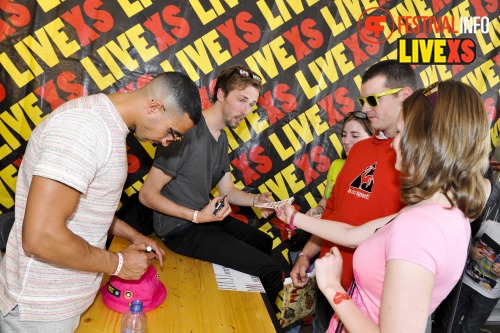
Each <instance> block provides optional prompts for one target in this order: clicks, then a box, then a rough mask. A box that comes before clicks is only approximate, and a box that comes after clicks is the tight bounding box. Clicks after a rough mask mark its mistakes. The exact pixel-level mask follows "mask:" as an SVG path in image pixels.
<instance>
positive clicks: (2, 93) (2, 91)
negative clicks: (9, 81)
mask: <svg viewBox="0 0 500 333" xmlns="http://www.w3.org/2000/svg"><path fill="white" fill-rule="evenodd" d="M5 96H7V93H6V92H5V87H4V86H3V84H1V83H0V102H3V100H4V99H5Z"/></svg>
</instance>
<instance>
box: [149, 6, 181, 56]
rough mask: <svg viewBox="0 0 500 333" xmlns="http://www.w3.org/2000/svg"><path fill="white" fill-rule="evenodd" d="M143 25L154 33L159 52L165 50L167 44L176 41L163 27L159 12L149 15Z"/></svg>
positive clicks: (172, 43)
mask: <svg viewBox="0 0 500 333" xmlns="http://www.w3.org/2000/svg"><path fill="white" fill-rule="evenodd" d="M144 26H145V27H146V28H148V29H149V31H151V32H152V33H153V34H154V35H155V38H156V44H158V48H159V50H160V52H163V51H165V50H166V49H167V48H168V47H169V46H172V45H174V44H175V43H177V40H176V39H174V38H173V37H172V36H170V35H169V33H168V32H166V31H165V30H164V29H163V26H162V23H161V20H160V14H159V13H155V14H153V15H151V17H150V18H148V19H147V21H145V22H144Z"/></svg>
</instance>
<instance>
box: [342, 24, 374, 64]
mask: <svg viewBox="0 0 500 333" xmlns="http://www.w3.org/2000/svg"><path fill="white" fill-rule="evenodd" d="M344 44H345V45H346V46H347V47H348V48H349V50H351V51H352V55H353V58H354V65H355V66H356V67H357V66H359V65H361V64H362V63H364V62H365V61H367V60H368V59H370V57H368V55H367V54H366V53H365V52H363V50H361V48H360V47H359V40H358V33H357V32H355V33H353V34H352V35H351V36H350V37H347V38H346V39H344Z"/></svg>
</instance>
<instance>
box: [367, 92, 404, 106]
mask: <svg viewBox="0 0 500 333" xmlns="http://www.w3.org/2000/svg"><path fill="white" fill-rule="evenodd" d="M401 90H403V88H394V89H391V90H386V91H383V92H381V93H379V94H373V95H370V96H366V97H358V102H359V105H361V107H363V105H365V102H366V103H368V105H370V106H371V107H373V108H374V107H376V106H377V105H378V98H379V97H382V96H385V95H392V94H395V93H397V92H399V91H401Z"/></svg>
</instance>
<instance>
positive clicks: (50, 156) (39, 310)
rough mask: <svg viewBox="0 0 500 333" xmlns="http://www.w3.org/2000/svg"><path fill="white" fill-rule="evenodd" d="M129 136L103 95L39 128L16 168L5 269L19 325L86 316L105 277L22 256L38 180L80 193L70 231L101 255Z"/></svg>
mask: <svg viewBox="0 0 500 333" xmlns="http://www.w3.org/2000/svg"><path fill="white" fill-rule="evenodd" d="M128 132H129V130H128V128H127V126H126V125H125V123H124V121H123V120H122V118H121V117H120V115H119V114H118V111H117V110H116V108H115V107H114V105H113V103H112V102H111V101H110V100H109V98H108V97H107V96H106V95H104V94H98V95H92V96H88V97H82V98H78V99H74V100H71V101H69V102H67V103H65V104H63V105H61V106H60V107H59V108H57V109H56V110H54V112H52V113H51V114H50V115H48V116H47V117H46V119H45V120H44V121H43V122H42V123H40V124H39V125H38V126H37V127H36V128H35V130H34V131H33V133H32V135H31V138H30V140H29V142H28V146H27V148H26V152H25V155H24V158H23V161H22V164H21V167H20V169H19V175H18V179H17V188H16V198H15V212H16V213H15V223H14V226H13V227H12V230H11V234H10V237H9V240H8V243H7V251H6V255H5V257H4V260H2V262H1V264H0V309H1V311H2V313H3V314H4V315H5V314H7V313H8V312H9V311H11V310H12V309H13V308H14V307H15V306H16V304H17V305H19V318H20V320H29V321H56V320H63V319H67V318H70V317H73V316H76V315H79V314H81V313H83V312H84V311H85V310H86V309H87V308H88V306H89V305H90V304H91V303H92V302H93V300H94V298H95V295H96V293H97V290H98V288H99V285H100V283H101V279H102V273H99V274H98V273H91V272H82V271H74V270H69V269H63V268H59V267H55V266H52V265H50V264H47V263H44V262H41V261H38V260H36V259H34V258H32V257H30V256H27V255H26V254H25V253H24V251H23V247H22V233H21V232H22V225H23V217H24V212H25V206H26V200H27V196H28V191H29V188H30V184H31V180H32V177H33V176H34V175H36V176H41V177H44V178H49V179H53V180H56V181H58V182H61V183H63V184H66V185H68V186H70V187H72V188H74V189H76V190H77V191H79V192H80V193H81V196H80V200H79V203H78V206H77V208H76V210H75V212H74V214H73V215H72V216H71V218H70V219H69V220H68V221H67V225H68V228H69V229H70V230H71V231H72V232H73V233H74V234H76V235H78V236H80V237H82V238H83V239H85V240H86V241H87V242H88V243H89V244H90V245H92V246H96V247H99V248H104V247H105V244H106V239H107V233H108V230H109V227H110V225H111V223H112V221H113V216H114V214H115V211H116V208H117V206H118V202H119V200H120V196H121V193H122V190H123V185H124V183H125V180H126V177H127V155H126V136H127V134H128ZM47 209H53V208H51V207H47ZM75 260H78V258H75Z"/></svg>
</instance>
